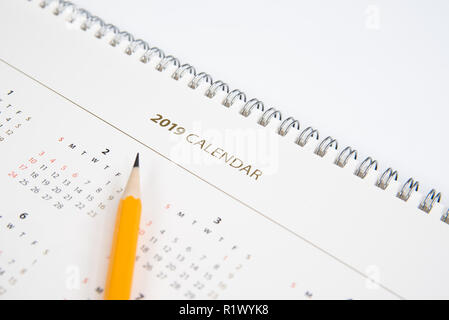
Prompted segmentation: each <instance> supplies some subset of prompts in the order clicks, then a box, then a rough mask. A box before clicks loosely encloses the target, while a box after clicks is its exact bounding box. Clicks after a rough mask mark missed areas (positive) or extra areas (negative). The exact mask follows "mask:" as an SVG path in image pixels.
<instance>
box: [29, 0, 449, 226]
mask: <svg viewBox="0 0 449 320" xmlns="http://www.w3.org/2000/svg"><path fill="white" fill-rule="evenodd" d="M27 1H28V2H32V1H33V0H27ZM54 3H56V4H55V6H54V8H53V14H54V15H60V14H64V13H65V12H66V11H69V12H70V15H69V17H68V19H67V21H68V22H69V23H73V22H74V21H75V20H76V19H81V20H82V22H81V25H80V29H81V30H83V31H86V30H88V29H91V28H94V27H95V26H97V28H98V29H97V30H96V32H95V37H97V38H99V39H101V38H104V37H105V36H106V35H109V34H110V33H112V35H113V37H112V39H111V40H110V41H109V44H110V45H111V46H113V47H117V46H118V45H120V44H121V43H122V42H123V41H127V42H128V45H127V47H126V49H125V53H126V54H127V55H133V54H134V53H136V52H137V51H138V50H139V49H141V50H143V51H145V53H144V54H143V55H142V56H141V57H140V58H139V60H140V61H141V62H142V63H148V62H149V61H150V60H151V59H152V58H153V57H154V56H157V58H159V59H160V61H159V63H158V64H157V65H156V67H155V68H156V70H158V71H159V72H163V71H165V70H166V69H167V68H168V67H169V66H174V67H176V71H174V73H173V74H172V75H171V76H172V78H173V79H174V80H179V79H181V78H182V77H183V76H185V75H186V74H188V75H189V76H191V78H192V79H191V81H190V82H189V83H188V86H189V87H190V88H192V89H197V88H198V87H199V86H200V85H201V84H203V83H206V84H207V85H208V88H207V89H206V91H205V93H204V94H205V96H206V97H208V98H213V97H215V95H216V94H217V93H218V92H224V93H225V95H226V96H225V98H224V99H223V101H222V105H224V106H225V107H228V108H229V107H231V106H232V105H233V104H234V103H236V102H237V101H240V102H242V103H244V106H243V107H242V108H241V109H240V111H239V113H240V114H241V115H242V116H244V117H249V116H250V114H251V113H252V111H253V109H254V108H256V109H258V110H260V111H261V112H262V116H261V117H260V118H259V120H258V123H259V124H260V125H262V126H264V127H265V126H267V125H268V124H269V123H270V122H271V121H272V120H273V119H278V120H279V121H282V119H283V117H282V113H281V111H279V110H277V109H275V108H268V109H266V107H265V105H264V103H263V102H262V101H260V100H258V99H256V98H253V99H250V100H248V101H247V97H246V94H245V93H244V92H243V91H241V90H239V89H234V90H230V88H229V86H228V85H227V84H226V83H224V82H223V81H221V80H217V81H213V79H212V76H210V75H209V74H208V73H205V72H200V73H197V72H196V69H195V67H193V66H192V65H190V64H181V62H180V61H179V60H178V59H177V58H176V57H174V56H171V55H168V56H166V55H165V53H164V51H162V50H161V49H159V48H157V47H150V45H149V44H148V43H147V42H146V41H144V40H142V39H135V38H134V36H133V35H131V34H130V33H129V32H126V31H121V30H120V29H119V28H118V27H116V26H114V25H112V24H107V23H105V22H104V21H103V20H102V19H100V18H98V17H97V16H94V15H92V14H91V13H90V12H88V11H87V10H84V9H82V8H78V7H77V6H76V5H75V4H73V3H72V2H70V1H63V0H40V1H39V2H38V4H39V6H40V7H41V8H47V7H49V6H53V4H54ZM292 129H295V132H296V131H297V132H299V134H298V137H297V139H296V140H295V143H296V144H297V145H299V146H301V147H304V146H305V145H306V144H307V143H308V142H309V140H310V138H312V137H313V138H315V139H316V140H319V132H318V131H317V130H316V129H314V128H312V127H307V128H306V129H304V130H303V131H301V130H300V123H299V121H298V120H296V119H294V118H293V117H287V118H286V119H285V120H284V121H282V122H281V124H280V125H279V127H278V129H277V133H278V134H279V135H280V136H286V135H287V134H288V132H289V131H290V130H292ZM330 148H334V149H335V150H337V149H338V142H337V140H336V139H334V138H332V137H330V136H328V137H326V138H324V139H323V140H322V141H321V143H320V144H319V145H318V146H317V147H316V149H315V150H314V153H315V154H316V155H318V156H320V157H324V156H325V155H326V154H327V152H328V150H329V149H330ZM351 158H353V159H354V160H357V150H354V149H352V148H351V147H346V148H344V149H343V150H342V151H341V152H340V153H339V154H338V156H337V157H336V159H335V161H334V164H335V165H337V166H339V167H341V168H344V167H345V166H346V164H347V163H348V161H349V160H350V159H351ZM377 167H378V163H377V161H376V160H374V159H373V158H371V157H366V158H365V159H364V160H363V161H362V162H361V163H360V164H359V165H358V166H357V168H356V170H355V172H354V175H356V176H357V177H359V178H361V179H364V178H365V177H366V176H367V175H368V174H369V173H370V171H371V170H373V171H377ZM392 179H394V181H397V180H398V172H397V171H393V169H392V168H388V169H387V170H385V171H384V172H383V174H382V175H381V176H380V178H379V179H378V180H377V182H376V183H375V185H376V186H377V187H379V188H381V189H383V190H386V189H387V188H388V186H389V184H390V182H391V180H392ZM418 188H419V182H418V181H415V180H414V179H413V178H410V179H408V180H407V181H406V182H405V183H404V184H403V186H402V188H401V190H400V191H399V192H398V193H397V194H396V196H397V197H398V198H399V199H401V200H403V201H407V200H408V199H409V198H410V196H411V195H412V193H413V192H417V191H418ZM440 200H441V193H439V192H437V191H436V190H435V189H432V190H431V191H430V192H429V193H428V194H427V196H426V197H425V199H424V200H423V201H421V202H420V204H419V205H418V208H419V209H421V210H422V211H424V212H426V213H429V212H430V211H431V210H432V208H433V206H434V205H435V204H436V203H438V202H440ZM441 221H443V222H446V223H449V210H448V211H446V212H445V213H444V214H443V215H442V216H441Z"/></svg>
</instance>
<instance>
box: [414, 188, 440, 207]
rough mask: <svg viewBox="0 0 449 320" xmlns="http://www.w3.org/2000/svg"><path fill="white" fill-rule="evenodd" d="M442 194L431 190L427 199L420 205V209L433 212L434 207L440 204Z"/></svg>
mask: <svg viewBox="0 0 449 320" xmlns="http://www.w3.org/2000/svg"><path fill="white" fill-rule="evenodd" d="M440 200H441V193H439V192H438V193H437V192H436V190H435V189H432V190H430V192H429V193H428V194H427V196H426V198H425V199H424V200H423V201H422V202H421V203H420V204H419V207H418V208H420V209H421V210H422V211H424V212H426V213H429V212H430V210H432V207H433V206H434V205H435V203H438V202H440Z"/></svg>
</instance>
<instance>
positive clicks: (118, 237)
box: [104, 154, 142, 300]
mask: <svg viewBox="0 0 449 320" xmlns="http://www.w3.org/2000/svg"><path fill="white" fill-rule="evenodd" d="M141 210H142V203H141V201H140V176H139V154H137V156H136V161H135V162H134V166H133V169H132V171H131V175H130V177H129V180H128V184H127V185H126V189H125V191H124V193H123V196H122V199H121V200H120V204H119V208H118V211H117V217H116V222H115V231H114V239H113V242H112V250H111V255H110V257H109V270H108V276H107V279H106V289H105V296H104V298H105V300H129V298H130V295H131V287H132V280H133V272H134V262H135V260H136V248H137V238H138V234H139V224H140V213H141Z"/></svg>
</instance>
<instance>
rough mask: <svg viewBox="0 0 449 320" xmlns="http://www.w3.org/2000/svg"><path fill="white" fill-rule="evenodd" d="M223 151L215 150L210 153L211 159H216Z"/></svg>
mask: <svg viewBox="0 0 449 320" xmlns="http://www.w3.org/2000/svg"><path fill="white" fill-rule="evenodd" d="M223 151H224V150H223V149H220V148H217V149H215V150H214V151H213V152H212V153H211V155H212V156H213V157H216V158H218V155H219V154H220V153H222V152H223ZM217 153H218V155H216V154H217Z"/></svg>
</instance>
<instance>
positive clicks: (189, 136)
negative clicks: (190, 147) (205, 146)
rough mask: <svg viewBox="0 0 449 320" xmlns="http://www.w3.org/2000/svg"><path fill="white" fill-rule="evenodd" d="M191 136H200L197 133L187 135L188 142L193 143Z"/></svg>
mask: <svg viewBox="0 0 449 320" xmlns="http://www.w3.org/2000/svg"><path fill="white" fill-rule="evenodd" d="M191 137H196V138H198V136H197V135H196V134H193V133H191V134H189V135H188V136H187V137H186V140H187V142H189V143H193V141H192V140H191V139H190V138H191Z"/></svg>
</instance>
